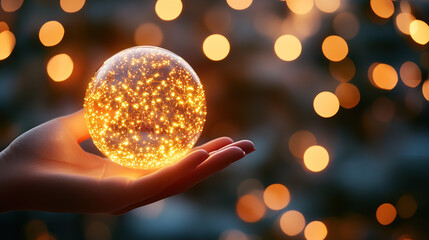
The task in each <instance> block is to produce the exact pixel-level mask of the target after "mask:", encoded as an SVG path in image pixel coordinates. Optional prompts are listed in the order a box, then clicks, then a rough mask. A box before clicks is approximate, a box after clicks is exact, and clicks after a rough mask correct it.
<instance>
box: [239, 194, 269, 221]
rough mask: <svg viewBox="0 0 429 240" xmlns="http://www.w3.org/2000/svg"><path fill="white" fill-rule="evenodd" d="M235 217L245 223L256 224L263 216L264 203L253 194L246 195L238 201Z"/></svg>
mask: <svg viewBox="0 0 429 240" xmlns="http://www.w3.org/2000/svg"><path fill="white" fill-rule="evenodd" d="M236 210H237V215H238V216H239V217H240V219H241V220H243V221H245V222H257V221H259V220H261V218H262V217H263V216H264V215H265V205H264V203H263V202H262V201H261V200H260V199H259V198H258V197H257V196H255V195H253V194H246V195H244V196H242V197H240V198H239V199H238V202H237V205H236Z"/></svg>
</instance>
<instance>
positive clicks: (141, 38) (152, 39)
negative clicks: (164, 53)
mask: <svg viewBox="0 0 429 240" xmlns="http://www.w3.org/2000/svg"><path fill="white" fill-rule="evenodd" d="M162 39H163V34H162V30H161V28H159V27H158V26H157V25H156V24H154V23H143V24H140V26H138V27H137V29H136V31H135V33H134V41H135V43H136V44H137V45H151V46H160V45H161V43H162Z"/></svg>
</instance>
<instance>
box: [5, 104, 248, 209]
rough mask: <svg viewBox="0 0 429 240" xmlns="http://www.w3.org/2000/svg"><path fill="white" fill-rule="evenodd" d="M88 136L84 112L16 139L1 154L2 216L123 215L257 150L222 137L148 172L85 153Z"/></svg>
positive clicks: (172, 192) (171, 194)
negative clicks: (23, 212) (23, 213)
mask: <svg viewBox="0 0 429 240" xmlns="http://www.w3.org/2000/svg"><path fill="white" fill-rule="evenodd" d="M89 137H90V136H89V133H88V129H87V127H86V123H85V119H84V111H83V110H80V111H78V112H75V113H73V114H70V115H67V116H63V117H59V118H56V119H53V120H51V121H49V122H46V123H44V124H41V125H39V126H37V127H35V128H33V129H31V130H29V131H28V132H26V133H24V134H23V135H21V136H19V137H18V138H17V139H15V140H14V141H13V142H12V143H11V144H10V145H9V146H8V147H7V148H6V149H5V150H4V151H2V152H1V153H0V171H1V174H0V212H7V211H15V210H38V211H50V212H76V213H111V214H123V213H126V212H128V211H131V210H132V209H134V208H138V207H140V206H143V205H146V204H150V203H152V202H156V201H158V200H160V199H163V198H167V197H170V196H173V195H176V194H179V193H182V192H184V191H186V190H187V189H189V188H191V187H192V186H194V185H195V184H197V183H199V182H201V181H202V180H204V179H206V178H207V177H209V176H211V175H213V174H214V173H216V172H218V171H220V170H222V169H224V168H225V167H227V166H228V165H230V164H231V163H233V162H235V161H237V160H239V159H241V158H243V157H244V156H245V155H246V154H248V153H250V152H252V151H254V150H255V147H254V145H253V143H252V142H251V141H248V140H242V141H237V142H233V140H232V139H231V138H228V137H221V138H217V139H214V140H212V141H210V142H208V143H205V144H203V145H201V146H198V147H196V148H194V149H193V150H192V151H190V153H189V154H188V155H187V156H185V157H184V158H183V159H182V160H180V161H178V162H177V163H175V164H173V165H170V166H168V167H165V168H163V169H160V170H157V171H148V170H140V169H131V168H127V167H123V166H120V165H118V164H116V163H114V162H112V161H110V160H109V159H107V158H103V157H99V156H97V155H94V154H91V153H88V152H85V151H84V150H83V149H82V148H81V147H80V145H79V143H80V142H82V141H84V140H86V139H88V138H89ZM65 146H67V147H65Z"/></svg>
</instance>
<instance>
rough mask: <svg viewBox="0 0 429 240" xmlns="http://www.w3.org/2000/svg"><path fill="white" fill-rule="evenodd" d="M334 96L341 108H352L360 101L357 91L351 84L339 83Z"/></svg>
mask: <svg viewBox="0 0 429 240" xmlns="http://www.w3.org/2000/svg"><path fill="white" fill-rule="evenodd" d="M335 95H336V96H337V97H338V100H339V101H340V105H341V107H343V108H347V109H350V108H353V107H355V106H356V105H357V104H358V103H359V101H360V93H359V89H358V88H357V87H356V86H355V85H353V84H351V83H341V84H340V85H338V87H337V88H336V89H335Z"/></svg>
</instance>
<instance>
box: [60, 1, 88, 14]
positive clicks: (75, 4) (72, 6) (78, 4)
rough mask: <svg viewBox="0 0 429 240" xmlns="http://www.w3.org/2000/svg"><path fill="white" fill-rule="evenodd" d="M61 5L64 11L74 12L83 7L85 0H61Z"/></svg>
mask: <svg viewBox="0 0 429 240" xmlns="http://www.w3.org/2000/svg"><path fill="white" fill-rule="evenodd" d="M60 5H61V8H62V9H63V11H64V12H67V13H74V12H77V11H79V10H81V9H82V8H83V5H85V0H60Z"/></svg>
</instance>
